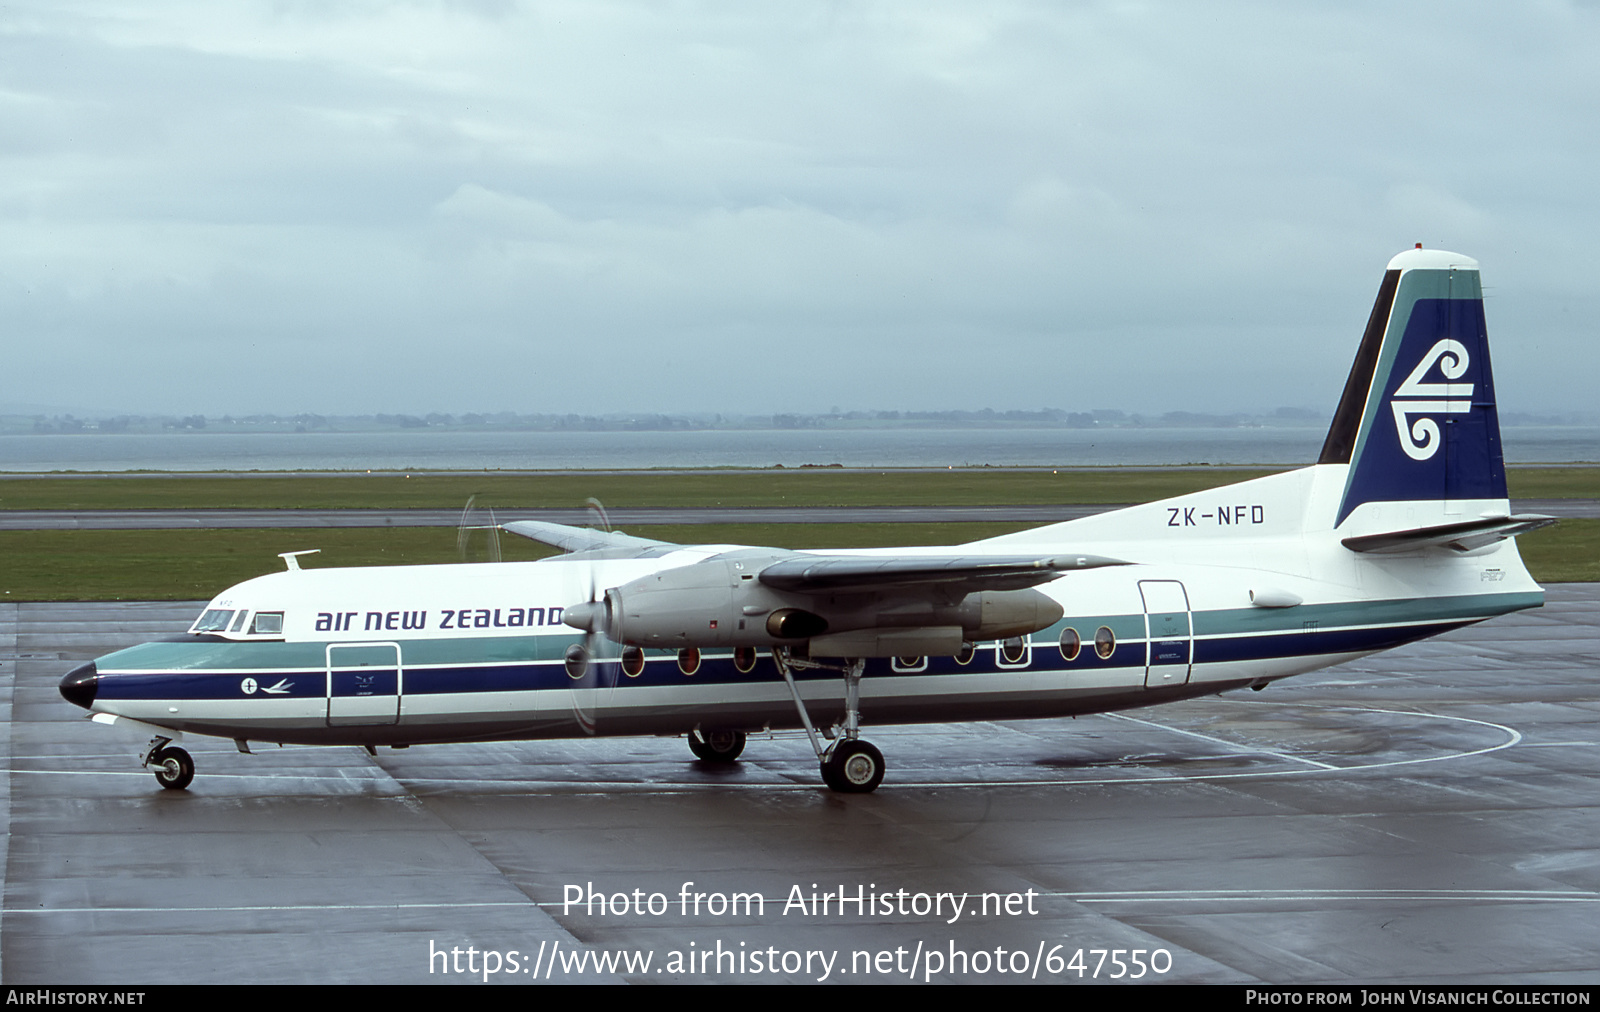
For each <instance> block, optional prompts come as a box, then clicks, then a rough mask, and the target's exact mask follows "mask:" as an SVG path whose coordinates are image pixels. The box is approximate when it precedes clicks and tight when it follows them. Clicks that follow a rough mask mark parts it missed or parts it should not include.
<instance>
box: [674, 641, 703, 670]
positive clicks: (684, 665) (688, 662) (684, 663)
mask: <svg viewBox="0 0 1600 1012" xmlns="http://www.w3.org/2000/svg"><path fill="white" fill-rule="evenodd" d="M678 670H679V671H681V672H683V673H684V674H686V675H692V674H694V673H695V672H696V671H699V670H700V649H699V648H698V647H684V648H683V649H682V650H679V651H678Z"/></svg>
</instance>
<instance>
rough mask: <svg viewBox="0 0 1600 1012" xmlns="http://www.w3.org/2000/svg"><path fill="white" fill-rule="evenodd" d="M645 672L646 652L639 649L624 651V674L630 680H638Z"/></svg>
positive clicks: (628, 648)
mask: <svg viewBox="0 0 1600 1012" xmlns="http://www.w3.org/2000/svg"><path fill="white" fill-rule="evenodd" d="M643 672H644V651H643V650H640V649H639V648H638V647H627V648H625V649H624V650H623V651H622V673H623V674H625V675H627V676H628V677H629V678H638V677H639V676H640V675H641V674H642V673H643Z"/></svg>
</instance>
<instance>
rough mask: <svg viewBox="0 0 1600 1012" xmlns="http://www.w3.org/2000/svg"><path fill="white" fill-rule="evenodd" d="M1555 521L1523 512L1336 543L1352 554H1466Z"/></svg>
mask: <svg viewBox="0 0 1600 1012" xmlns="http://www.w3.org/2000/svg"><path fill="white" fill-rule="evenodd" d="M1555 522H1556V518H1555V517H1547V516H1541V515H1539V514H1537V513H1524V514H1522V515H1520V516H1510V517H1487V518H1485V519H1482V520H1468V521H1464V522H1462V523H1454V524H1438V525H1435V526H1433V527H1418V528H1414V529H1412V530H1405V531H1392V532H1389V533H1386V534H1365V535H1362V536H1360V537H1354V538H1345V539H1344V540H1343V541H1342V542H1340V543H1341V544H1343V545H1344V546H1345V547H1346V548H1348V549H1350V550H1351V551H1352V552H1372V553H1376V554H1391V553H1396V552H1414V551H1417V550H1418V549H1420V548H1453V549H1455V550H1456V551H1458V552H1470V551H1472V550H1473V549H1475V548H1482V547H1484V546H1485V545H1492V544H1494V543H1495V542H1496V541H1504V540H1505V539H1506V538H1510V537H1515V536H1516V535H1518V534H1526V533H1528V532H1529V531H1534V530H1538V529H1539V528H1540V527H1548V526H1550V525H1551V524H1553V523H1555Z"/></svg>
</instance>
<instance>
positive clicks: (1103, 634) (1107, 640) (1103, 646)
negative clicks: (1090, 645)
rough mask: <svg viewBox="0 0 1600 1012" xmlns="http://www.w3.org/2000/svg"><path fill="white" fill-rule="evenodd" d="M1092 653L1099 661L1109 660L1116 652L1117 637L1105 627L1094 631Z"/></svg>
mask: <svg viewBox="0 0 1600 1012" xmlns="http://www.w3.org/2000/svg"><path fill="white" fill-rule="evenodd" d="M1094 652H1095V653H1096V654H1098V655H1099V656H1100V659H1101V660H1109V659H1110V658H1111V655H1112V654H1114V653H1116V652H1117V637H1116V635H1115V634H1114V633H1112V631H1111V630H1110V629H1108V628H1106V627H1105V626H1101V627H1100V628H1098V629H1096V630H1095V631H1094Z"/></svg>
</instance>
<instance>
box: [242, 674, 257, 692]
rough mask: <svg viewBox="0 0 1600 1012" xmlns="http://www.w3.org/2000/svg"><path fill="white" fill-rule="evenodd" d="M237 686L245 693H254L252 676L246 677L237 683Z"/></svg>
mask: <svg viewBox="0 0 1600 1012" xmlns="http://www.w3.org/2000/svg"><path fill="white" fill-rule="evenodd" d="M239 688H241V689H243V690H244V694H245V695H247V696H253V695H255V694H256V680H255V679H254V678H246V679H245V680H244V681H242V682H240V683H239Z"/></svg>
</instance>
